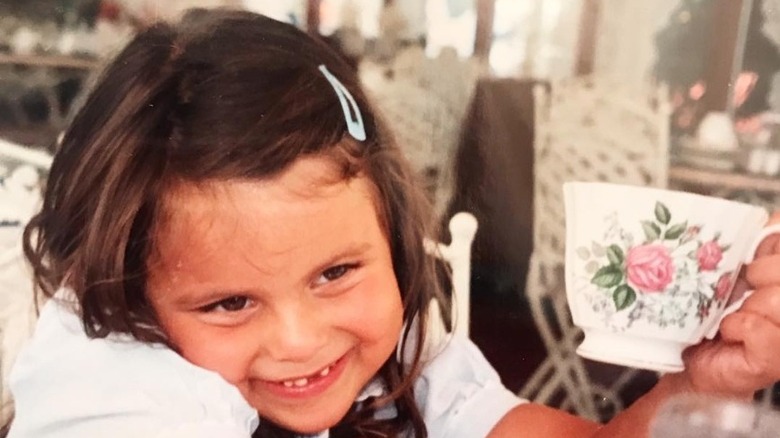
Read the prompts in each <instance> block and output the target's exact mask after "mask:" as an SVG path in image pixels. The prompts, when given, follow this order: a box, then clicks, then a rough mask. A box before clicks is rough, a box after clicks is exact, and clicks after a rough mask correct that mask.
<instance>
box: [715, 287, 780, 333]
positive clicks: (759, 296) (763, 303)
mask: <svg viewBox="0 0 780 438" xmlns="http://www.w3.org/2000/svg"><path fill="white" fill-rule="evenodd" d="M737 313H751V314H755V315H759V316H762V317H764V318H766V319H767V320H769V321H770V322H772V323H773V324H776V325H777V326H778V327H777V330H778V332H780V286H770V287H766V288H760V289H756V290H755V291H754V292H753V294H752V295H751V296H750V297H748V298H747V299H746V300H745V302H744V303H743V304H742V306H741V307H740V308H739V310H738V311H737V312H735V314H737ZM729 316H731V315H729ZM726 318H728V317H726Z"/></svg>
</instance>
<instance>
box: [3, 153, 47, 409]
mask: <svg viewBox="0 0 780 438" xmlns="http://www.w3.org/2000/svg"><path fill="white" fill-rule="evenodd" d="M50 164H51V157H50V156H49V155H48V154H47V153H45V152H42V151H37V150H33V149H29V148H26V147H23V146H20V145H16V144H14V143H10V142H7V141H5V140H3V139H0V167H2V169H0V222H2V224H0V423H5V421H6V420H7V419H8V418H9V416H10V415H11V412H12V410H13V409H12V403H11V401H10V394H9V393H8V389H7V382H8V373H9V371H10V365H11V364H12V363H13V361H14V359H15V358H16V355H17V354H18V353H19V350H20V349H21V347H22V344H23V343H24V341H26V340H27V338H28V337H29V336H30V335H31V334H32V330H33V327H34V325H35V306H34V302H33V293H32V292H33V280H32V276H31V275H30V272H29V269H28V267H27V265H26V262H25V260H24V256H23V253H22V229H23V227H24V225H25V224H26V223H27V221H28V220H29V219H30V218H31V217H32V215H33V213H34V212H35V210H36V209H37V208H38V207H39V203H40V197H41V195H40V190H39V189H40V176H41V172H44V173H45V172H46V170H47V169H48V167H49V165H50Z"/></svg>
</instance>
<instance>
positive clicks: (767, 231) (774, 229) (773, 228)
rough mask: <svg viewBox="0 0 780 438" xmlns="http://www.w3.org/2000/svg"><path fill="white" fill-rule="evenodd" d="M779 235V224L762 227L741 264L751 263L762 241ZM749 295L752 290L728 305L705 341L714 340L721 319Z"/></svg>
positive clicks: (738, 307)
mask: <svg viewBox="0 0 780 438" xmlns="http://www.w3.org/2000/svg"><path fill="white" fill-rule="evenodd" d="M779 233H780V224H772V225H768V226H766V227H764V229H763V230H761V232H760V233H758V236H757V237H756V238H755V240H754V241H753V243H752V244H751V245H750V251H749V252H748V253H747V257H746V258H745V260H744V262H743V263H744V264H746V265H749V264H750V263H753V259H754V258H755V257H756V250H758V246H759V245H761V242H763V241H764V239H766V238H767V237H769V236H771V235H773V234H779ZM751 295H753V291H752V290H748V291H745V293H743V294H742V296H741V297H739V299H737V300H736V301H734V302H733V303H731V304H729V306H728V307H726V308H725V309H723V313H722V314H721V315H720V317H719V318H718V321H717V323H715V324H713V325H712V327H710V329H709V330H708V331H707V333H706V334H705V335H704V337H705V338H707V339H712V338H714V337H715V335H717V334H718V330H719V329H720V323H721V322H723V318H725V317H727V316H729V315H731V314H732V313H734V312H736V311H737V310H739V309H740V307H742V304H744V303H745V300H746V299H748V297H750V296H751Z"/></svg>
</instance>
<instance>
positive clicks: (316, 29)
mask: <svg viewBox="0 0 780 438" xmlns="http://www.w3.org/2000/svg"><path fill="white" fill-rule="evenodd" d="M320 1H321V0H307V2H306V31H307V32H309V33H310V34H312V35H319V34H320Z"/></svg>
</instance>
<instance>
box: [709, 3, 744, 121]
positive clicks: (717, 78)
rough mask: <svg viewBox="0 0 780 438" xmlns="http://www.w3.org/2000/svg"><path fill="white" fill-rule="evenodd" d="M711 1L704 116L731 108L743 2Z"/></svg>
mask: <svg viewBox="0 0 780 438" xmlns="http://www.w3.org/2000/svg"><path fill="white" fill-rule="evenodd" d="M710 1H711V2H712V3H713V5H712V8H713V10H712V27H711V29H712V31H711V34H710V38H709V41H710V47H709V48H708V54H709V56H708V57H707V63H706V64H705V69H704V78H703V79H704V82H705V83H706V84H707V93H705V94H704V96H703V97H702V105H703V106H704V108H705V113H706V112H707V111H726V110H728V109H729V108H730V105H729V102H728V100H729V96H731V92H730V90H729V88H730V86H731V80H732V72H733V70H734V54H735V53H736V48H737V40H738V35H739V23H740V15H741V12H742V2H743V0H710Z"/></svg>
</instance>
